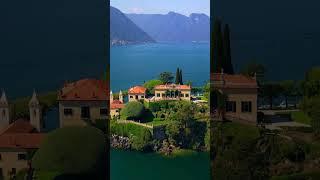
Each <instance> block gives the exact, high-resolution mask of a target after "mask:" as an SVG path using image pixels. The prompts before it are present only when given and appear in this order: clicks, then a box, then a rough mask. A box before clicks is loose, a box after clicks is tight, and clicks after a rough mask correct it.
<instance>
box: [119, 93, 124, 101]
mask: <svg viewBox="0 0 320 180" xmlns="http://www.w3.org/2000/svg"><path fill="white" fill-rule="evenodd" d="M119 101H120V102H122V103H123V94H122V91H121V90H120V92H119Z"/></svg>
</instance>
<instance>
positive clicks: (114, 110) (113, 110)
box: [110, 91, 124, 118]
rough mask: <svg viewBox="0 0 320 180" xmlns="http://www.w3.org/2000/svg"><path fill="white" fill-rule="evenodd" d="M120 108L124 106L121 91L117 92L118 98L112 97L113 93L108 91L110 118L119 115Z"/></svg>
mask: <svg viewBox="0 0 320 180" xmlns="http://www.w3.org/2000/svg"><path fill="white" fill-rule="evenodd" d="M122 108H124V102H123V94H122V91H120V92H119V99H114V98H113V93H112V91H111V92H110V116H111V118H118V117H120V111H121V109H122Z"/></svg>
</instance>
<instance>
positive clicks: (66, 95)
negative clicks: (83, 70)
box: [58, 79, 109, 101]
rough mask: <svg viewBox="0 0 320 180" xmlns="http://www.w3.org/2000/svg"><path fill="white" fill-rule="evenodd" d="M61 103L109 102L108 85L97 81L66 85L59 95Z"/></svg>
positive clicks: (81, 81)
mask: <svg viewBox="0 0 320 180" xmlns="http://www.w3.org/2000/svg"><path fill="white" fill-rule="evenodd" d="M58 100H60V101H97V100H98V101H107V100H109V87H108V83H106V82H104V81H102V80H96V79H82V80H79V81H77V82H73V83H68V84H65V85H64V87H63V88H62V89H61V90H60V92H59V95H58Z"/></svg>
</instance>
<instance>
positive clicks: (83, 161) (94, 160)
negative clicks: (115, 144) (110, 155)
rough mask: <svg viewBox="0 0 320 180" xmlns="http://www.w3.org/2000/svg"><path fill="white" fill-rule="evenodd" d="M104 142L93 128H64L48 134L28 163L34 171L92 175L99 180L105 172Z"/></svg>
mask: <svg viewBox="0 0 320 180" xmlns="http://www.w3.org/2000/svg"><path fill="white" fill-rule="evenodd" d="M106 152H107V151H106V140H105V136H104V134H103V133H102V132H101V131H100V130H99V129H97V128H94V127H89V126H88V127H67V128H61V129H57V130H55V131H53V132H51V133H49V134H47V137H46V138H45V140H44V142H43V143H42V144H41V146H40V149H39V150H38V151H37V152H36V154H35V155H34V157H33V159H32V165H33V167H34V168H35V169H36V170H37V171H40V172H41V171H45V172H60V173H61V174H60V175H70V174H73V175H81V174H93V177H94V178H96V179H100V178H102V177H104V176H105V174H104V173H105V170H106V168H107V167H106V161H107V159H106Z"/></svg>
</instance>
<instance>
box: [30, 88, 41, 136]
mask: <svg viewBox="0 0 320 180" xmlns="http://www.w3.org/2000/svg"><path fill="white" fill-rule="evenodd" d="M29 113H30V124H31V125H32V126H33V127H35V128H36V129H37V130H38V131H39V132H40V131H41V126H42V122H41V121H42V112H41V106H40V103H39V100H38V98H37V94H36V92H35V91H33V95H32V98H31V100H30V101H29Z"/></svg>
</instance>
